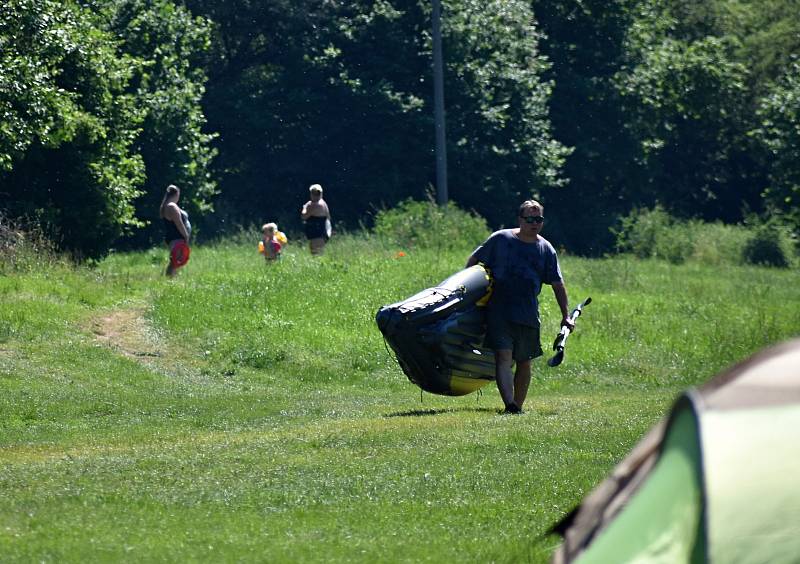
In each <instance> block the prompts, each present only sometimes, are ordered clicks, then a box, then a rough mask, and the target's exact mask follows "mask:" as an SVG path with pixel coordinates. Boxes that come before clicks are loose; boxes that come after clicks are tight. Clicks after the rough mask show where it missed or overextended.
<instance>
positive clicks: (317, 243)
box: [309, 237, 325, 255]
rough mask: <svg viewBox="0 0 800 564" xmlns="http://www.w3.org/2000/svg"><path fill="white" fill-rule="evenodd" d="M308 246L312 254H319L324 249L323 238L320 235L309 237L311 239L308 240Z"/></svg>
mask: <svg viewBox="0 0 800 564" xmlns="http://www.w3.org/2000/svg"><path fill="white" fill-rule="evenodd" d="M309 247H310V249H311V254H312V255H321V254H322V251H323V250H324V249H325V239H323V238H322V237H319V238H315V239H311V241H309Z"/></svg>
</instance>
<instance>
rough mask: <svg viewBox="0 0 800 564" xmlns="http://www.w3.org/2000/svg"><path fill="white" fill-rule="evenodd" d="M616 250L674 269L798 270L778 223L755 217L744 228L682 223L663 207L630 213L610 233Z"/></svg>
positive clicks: (793, 248)
mask: <svg viewBox="0 0 800 564" xmlns="http://www.w3.org/2000/svg"><path fill="white" fill-rule="evenodd" d="M613 231H614V232H615V234H616V238H617V243H616V245H617V247H616V248H617V250H618V251H620V252H623V253H631V254H633V255H635V256H636V257H638V258H658V259H662V260H666V261H669V262H671V263H674V264H681V263H684V262H686V261H696V262H702V263H703V264H706V265H719V266H722V265H746V264H760V265H766V266H778V267H788V266H796V265H797V262H798V260H799V257H798V250H800V249H798V247H797V242H796V240H795V239H794V237H793V234H792V232H791V231H790V230H789V229H788V228H787V227H786V226H785V225H783V224H782V223H781V222H779V221H777V220H769V221H761V220H759V218H757V217H755V216H751V217H750V218H748V220H747V224H746V225H725V224H722V223H720V222H715V223H704V222H702V221H699V220H696V219H695V220H689V221H686V220H681V219H676V218H675V217H674V216H671V215H670V214H668V213H667V212H666V211H664V209H663V208H662V207H661V206H656V207H655V208H654V209H651V210H648V209H644V210H634V211H633V212H632V213H630V214H629V215H627V216H625V217H623V218H622V219H621V221H620V223H619V225H618V226H616V227H615V229H614V230H613Z"/></svg>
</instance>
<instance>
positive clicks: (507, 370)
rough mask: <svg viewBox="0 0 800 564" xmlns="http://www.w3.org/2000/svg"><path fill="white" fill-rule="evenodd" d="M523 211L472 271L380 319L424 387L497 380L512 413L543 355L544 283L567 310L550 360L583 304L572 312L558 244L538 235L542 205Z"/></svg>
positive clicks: (466, 389)
mask: <svg viewBox="0 0 800 564" xmlns="http://www.w3.org/2000/svg"><path fill="white" fill-rule="evenodd" d="M517 215H518V223H519V227H517V228H514V229H503V230H500V231H497V232H496V233H493V234H492V235H491V236H490V237H489V238H488V239H487V240H486V241H485V242H484V243H483V244H482V245H480V246H479V247H478V248H477V249H475V251H473V253H472V255H470V257H469V259H468V261H467V268H465V269H464V270H461V271H460V272H457V273H455V274H454V275H452V276H451V277H449V278H448V279H447V280H444V281H443V282H441V283H440V284H439V285H437V286H435V287H433V288H428V289H426V290H423V291H421V292H419V293H417V294H414V295H413V296H411V297H410V298H407V299H405V300H403V301H400V302H397V303H394V304H390V305H387V306H384V307H382V308H381V309H380V310H379V311H378V313H377V315H376V316H375V321H376V322H377V324H378V328H379V329H380V331H381V333H383V336H384V338H385V339H386V342H387V343H388V344H389V346H390V347H391V348H392V350H394V352H395V354H396V356H397V361H398V363H399V364H400V367H401V368H402V369H403V372H404V373H405V374H406V376H407V377H408V379H409V380H411V381H412V382H413V383H414V384H416V385H417V386H419V387H420V388H422V389H423V390H425V391H427V392H430V393H432V394H441V395H449V396H460V395H464V394H469V393H472V392H474V391H476V390H479V389H480V388H481V387H483V386H484V385H486V384H488V383H489V382H491V381H492V380H495V381H496V382H497V387H498V390H499V391H500V396H501V398H502V399H503V402H504V404H505V413H521V412H522V405H523V403H524V402H525V397H526V395H527V392H528V385H529V384H530V379H531V360H532V359H533V358H535V357H538V356H541V355H542V347H541V343H540V336H539V303H538V299H537V296H538V295H539V292H540V290H541V287H542V284H549V285H550V286H552V287H553V292H554V293H555V297H556V300H557V302H558V306H559V308H561V314H562V321H561V325H562V330H561V333H560V334H559V338H557V340H556V344H557V345H558V346H559V353H558V355H557V356H556V357H554V358H553V359H551V364H550V365H551V366H556V365H558V364H559V363H560V362H561V360H562V359H563V346H564V341H565V340H566V338H567V336H568V335H569V332H570V331H571V330H572V329H573V328H574V319H575V318H577V316H578V315H580V308H581V306H578V308H576V310H575V312H573V314H572V316H571V317H570V315H569V313H568V310H567V307H568V306H567V290H566V287H565V286H564V281H563V278H562V276H561V269H560V267H559V264H558V257H557V255H556V252H555V249H553V246H552V245H551V244H550V243H549V242H548V241H547V240H546V239H544V238H543V237H542V236H540V235H539V232H540V231H541V230H542V227H543V224H544V208H543V207H542V205H541V204H540V203H539V202H536V201H534V200H528V201H526V202H524V203H523V204H522V205H521V206H520V207H519V212H518V214H517ZM587 303H589V299H587V300H586V301H585V302H584V304H581V305H585V304H587ZM556 344H554V349H555V348H556ZM515 363H516V369H514V370H512V367H513V366H514V364H515Z"/></svg>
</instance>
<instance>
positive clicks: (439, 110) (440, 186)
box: [432, 0, 448, 206]
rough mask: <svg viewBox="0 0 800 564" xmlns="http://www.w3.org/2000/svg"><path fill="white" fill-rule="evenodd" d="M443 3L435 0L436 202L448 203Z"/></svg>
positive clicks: (434, 103)
mask: <svg viewBox="0 0 800 564" xmlns="http://www.w3.org/2000/svg"><path fill="white" fill-rule="evenodd" d="M441 18H442V3H441V0H433V16H432V19H433V107H434V119H435V122H436V202H437V203H438V204H439V205H440V206H443V205H445V204H446V203H447V199H448V196H447V146H446V145H445V138H446V137H445V130H444V70H443V64H442V22H441Z"/></svg>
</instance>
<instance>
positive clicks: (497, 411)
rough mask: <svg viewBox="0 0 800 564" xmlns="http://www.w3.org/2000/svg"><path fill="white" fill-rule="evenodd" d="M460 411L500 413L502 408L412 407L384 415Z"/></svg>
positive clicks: (426, 414) (398, 415)
mask: <svg viewBox="0 0 800 564" xmlns="http://www.w3.org/2000/svg"><path fill="white" fill-rule="evenodd" d="M460 411H472V412H478V413H480V412H484V413H493V414H495V415H496V414H498V413H500V412H501V411H502V410H500V409H496V408H494V407H446V408H442V409H411V410H409V411H398V412H396V413H389V414H387V415H384V417H387V418H388V417H426V416H429V415H445V414H447V413H458V412H460Z"/></svg>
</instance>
